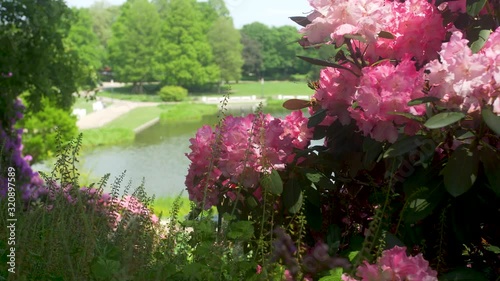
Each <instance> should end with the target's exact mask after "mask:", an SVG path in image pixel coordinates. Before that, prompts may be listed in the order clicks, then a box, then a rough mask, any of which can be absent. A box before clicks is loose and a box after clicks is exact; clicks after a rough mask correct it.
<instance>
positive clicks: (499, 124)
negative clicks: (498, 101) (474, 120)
mask: <svg viewBox="0 0 500 281" xmlns="http://www.w3.org/2000/svg"><path fill="white" fill-rule="evenodd" d="M481 115H482V116H483V120H484V123H486V125H488V127H489V128H490V129H491V130H493V132H495V134H497V135H499V136H500V116H497V115H496V114H495V113H493V111H492V110H491V109H489V108H485V109H483V110H482V111H481Z"/></svg>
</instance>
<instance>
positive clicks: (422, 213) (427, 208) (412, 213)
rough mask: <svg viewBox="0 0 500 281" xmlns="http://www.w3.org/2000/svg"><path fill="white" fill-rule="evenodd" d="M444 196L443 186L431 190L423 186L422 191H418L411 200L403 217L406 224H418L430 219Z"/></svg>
mask: <svg viewBox="0 0 500 281" xmlns="http://www.w3.org/2000/svg"><path fill="white" fill-rule="evenodd" d="M426 185H430V184H426ZM444 194H445V192H444V190H443V188H442V185H441V184H439V185H437V186H435V187H430V188H428V187H425V186H422V188H421V189H419V190H417V191H416V193H415V194H412V195H411V196H410V198H409V200H411V201H410V202H409V204H408V208H407V209H406V211H405V213H404V215H403V218H404V221H405V223H409V224H412V223H416V222H418V221H420V220H423V219H425V218H426V217H428V216H429V215H430V214H432V212H433V211H434V209H435V208H436V207H437V206H438V205H439V203H440V202H441V200H442V199H443V197H444Z"/></svg>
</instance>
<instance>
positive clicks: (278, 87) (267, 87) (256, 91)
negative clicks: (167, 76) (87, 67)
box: [98, 81, 313, 102]
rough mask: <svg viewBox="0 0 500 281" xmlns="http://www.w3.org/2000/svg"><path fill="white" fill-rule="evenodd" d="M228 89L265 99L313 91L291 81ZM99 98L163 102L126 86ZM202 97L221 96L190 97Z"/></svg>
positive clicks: (252, 83) (251, 83) (241, 84)
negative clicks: (134, 91)
mask: <svg viewBox="0 0 500 281" xmlns="http://www.w3.org/2000/svg"><path fill="white" fill-rule="evenodd" d="M225 86H226V87H228V88H229V89H230V90H229V93H230V96H253V95H255V96H258V97H265V98H275V97H276V96H278V95H293V96H297V95H301V96H302V95H312V94H313V90H311V89H310V88H309V87H308V86H307V83H304V82H290V81H266V82H264V84H263V85H262V84H261V83H260V82H255V81H241V82H239V83H230V84H227V85H225ZM98 96H102V97H109V98H114V99H121V100H130V101H152V102H161V99H160V97H159V96H158V95H156V94H155V93H154V92H153V91H150V92H148V93H146V94H132V93H131V87H130V86H126V87H123V88H115V89H113V91H112V92H111V90H106V91H102V92H99V94H98ZM200 96H221V94H218V93H216V92H206V93H190V97H192V98H196V97H200Z"/></svg>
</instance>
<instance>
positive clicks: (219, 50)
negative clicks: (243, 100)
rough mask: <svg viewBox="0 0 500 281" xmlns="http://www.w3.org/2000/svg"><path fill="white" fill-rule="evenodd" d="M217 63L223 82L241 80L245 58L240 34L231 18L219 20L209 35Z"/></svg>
mask: <svg viewBox="0 0 500 281" xmlns="http://www.w3.org/2000/svg"><path fill="white" fill-rule="evenodd" d="M208 39H209V41H210V45H211V47H212V53H213V55H214V60H215V63H216V64H217V65H218V66H219V69H220V80H221V82H222V81H224V82H226V83H227V82H229V81H236V82H238V81H239V80H240V79H241V67H242V66H243V58H242V56H241V52H242V50H243V46H242V45H241V42H240V41H241V36H240V32H239V31H238V30H237V29H235V28H234V26H233V21H232V20H231V19H230V18H223V17H221V18H219V19H218V20H217V21H216V22H215V23H214V24H213V25H212V28H211V30H210V31H209V33H208Z"/></svg>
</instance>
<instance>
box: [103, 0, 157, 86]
mask: <svg viewBox="0 0 500 281" xmlns="http://www.w3.org/2000/svg"><path fill="white" fill-rule="evenodd" d="M160 31H161V21H160V17H159V15H158V11H157V10H156V7H155V6H154V5H153V4H151V3H149V2H148V1H147V0H128V1H127V2H126V3H125V4H124V5H123V6H122V10H121V13H120V16H119V17H118V19H117V20H116V22H115V23H114V24H113V36H112V37H111V39H110V40H109V60H110V63H111V67H112V69H113V72H114V73H115V76H116V80H118V81H122V82H132V83H133V84H134V87H133V92H136V93H140V92H142V84H143V83H144V82H147V81H153V80H155V79H156V78H157V77H158V65H157V64H156V62H155V55H156V50H157V48H158V43H159V39H158V38H159V34H160Z"/></svg>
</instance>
